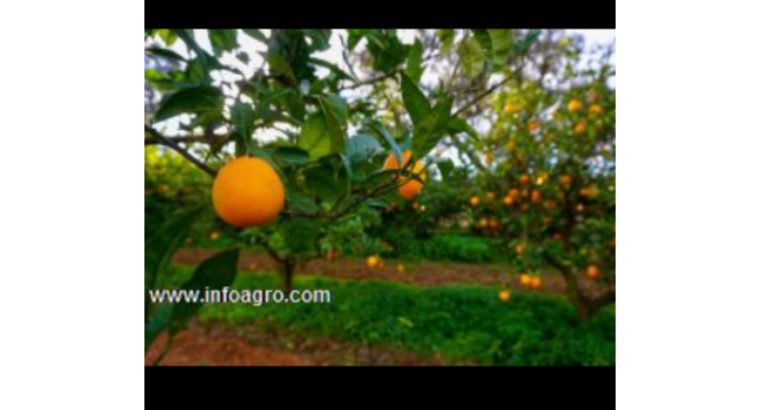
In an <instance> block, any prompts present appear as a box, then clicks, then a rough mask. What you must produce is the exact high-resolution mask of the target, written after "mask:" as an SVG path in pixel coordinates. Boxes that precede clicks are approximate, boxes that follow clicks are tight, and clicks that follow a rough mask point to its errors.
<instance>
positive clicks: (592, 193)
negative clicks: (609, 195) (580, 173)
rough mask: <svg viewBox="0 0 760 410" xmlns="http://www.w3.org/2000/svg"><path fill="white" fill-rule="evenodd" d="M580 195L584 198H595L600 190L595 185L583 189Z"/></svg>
mask: <svg viewBox="0 0 760 410" xmlns="http://www.w3.org/2000/svg"><path fill="white" fill-rule="evenodd" d="M579 194H580V195H581V196H582V197H584V198H595V197H596V196H597V195H599V190H598V189H597V188H596V186H595V185H591V186H587V187H584V188H581V190H580V192H579Z"/></svg>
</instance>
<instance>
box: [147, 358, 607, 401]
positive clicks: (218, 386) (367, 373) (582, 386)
mask: <svg viewBox="0 0 760 410" xmlns="http://www.w3.org/2000/svg"><path fill="white" fill-rule="evenodd" d="M145 386H146V387H145V405H146V408H147V409H151V408H156V409H158V408H164V409H166V408H183V406H188V407H187V408H196V407H199V404H201V403H209V404H213V405H214V406H213V407H212V408H224V407H219V406H223V405H226V404H240V403H242V404H248V406H246V407H255V405H256V404H261V400H266V401H267V402H269V401H272V402H273V403H275V404H277V405H279V406H282V407H284V408H298V406H304V408H311V407H326V408H331V407H332V405H334V404H339V403H344V402H348V403H353V404H356V405H366V406H372V407H377V405H382V404H385V403H393V404H398V405H404V407H408V405H410V404H420V405H424V407H423V408H428V407H429V406H430V405H431V404H434V403H442V404H447V405H448V406H447V407H451V404H454V403H456V402H455V401H454V400H456V401H459V402H461V403H463V404H467V408H470V407H471V406H472V405H474V404H477V403H479V402H482V403H483V404H488V405H489V407H494V406H495V407H496V408H502V407H517V406H518V405H520V407H522V406H524V405H525V404H529V405H530V406H529V408H548V406H555V405H556V406H561V407H559V408H576V406H577V407H578V408H582V409H584V410H585V409H595V408H599V409H614V408H615V367H614V366H606V367H561V366H560V367H487V366H484V367H145ZM362 407H364V406H362Z"/></svg>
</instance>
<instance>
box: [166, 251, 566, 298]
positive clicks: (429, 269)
mask: <svg viewBox="0 0 760 410" xmlns="http://www.w3.org/2000/svg"><path fill="white" fill-rule="evenodd" d="M214 252H215V251H214V250H208V249H182V250H180V251H178V252H177V253H175V254H174V262H176V263H181V264H188V265H194V264H197V263H199V262H201V261H202V260H204V259H206V258H208V257H209V256H211V255H212V254H213V253H214ZM385 264H386V266H385V267H383V268H377V267H376V268H369V267H367V266H366V264H365V263H364V260H363V259H357V258H340V259H338V260H336V261H327V260H326V259H314V260H312V261H309V262H307V263H306V264H305V265H304V266H301V267H299V268H298V270H297V274H298V275H315V274H316V275H321V276H327V277H333V278H344V279H358V280H361V279H383V280H389V281H394V282H403V283H410V284H416V285H423V286H433V285H442V284H449V283H475V284H485V285H495V284H499V283H503V282H506V280H507V278H506V275H505V273H504V271H503V269H504V268H503V267H500V266H497V265H486V264H465V263H449V262H429V261H426V262H419V263H404V272H399V271H397V269H396V265H397V262H396V261H390V260H388V261H385ZM238 265H239V269H240V270H243V271H254V272H255V271H262V270H263V271H276V269H277V265H276V264H275V262H274V261H273V260H272V259H271V258H270V257H269V255H267V254H266V253H264V252H243V253H242V254H241V255H240V261H239V264H238ZM541 278H542V286H541V289H540V290H541V291H543V292H547V293H563V292H564V289H565V283H564V281H563V280H562V278H561V277H560V276H559V275H555V274H544V275H542V277H541ZM511 282H512V286H514V287H519V284H518V283H517V278H512V280H511Z"/></svg>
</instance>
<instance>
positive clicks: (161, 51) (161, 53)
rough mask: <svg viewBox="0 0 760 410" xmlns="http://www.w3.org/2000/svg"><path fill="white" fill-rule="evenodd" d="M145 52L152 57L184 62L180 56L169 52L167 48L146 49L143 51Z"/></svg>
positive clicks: (183, 58)
mask: <svg viewBox="0 0 760 410" xmlns="http://www.w3.org/2000/svg"><path fill="white" fill-rule="evenodd" d="M145 51H146V52H147V53H148V54H152V55H154V56H158V57H163V58H166V59H169V60H174V61H185V57H182V56H181V55H179V54H177V53H175V52H174V51H172V50H169V49H168V48H162V47H148V48H146V49H145Z"/></svg>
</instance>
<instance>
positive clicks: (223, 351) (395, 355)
mask: <svg viewBox="0 0 760 410" xmlns="http://www.w3.org/2000/svg"><path fill="white" fill-rule="evenodd" d="M166 338H167V335H166V334H165V333H164V334H162V335H160V336H159V337H158V338H157V339H156V341H155V342H154V343H153V345H151V347H150V349H149V350H148V354H147V355H146V356H145V365H146V366H150V365H151V364H152V363H153V361H154V360H155V359H156V358H157V357H158V355H159V354H160V352H161V350H162V348H163V346H164V344H165V343H166ZM443 364H444V362H443V360H441V359H440V358H438V357H422V356H420V355H416V354H414V353H410V352H406V351H402V350H399V349H395V348H391V347H385V346H383V347H380V346H366V345H362V344H356V343H348V342H338V341H335V340H331V339H326V338H314V337H304V336H302V335H295V334H287V333H284V332H282V331H276V330H268V331H267V330H263V329H261V328H260V327H258V326H253V325H249V326H244V327H241V328H236V329H235V330H233V329H231V328H228V327H226V326H224V325H221V324H216V323H214V324H206V325H203V324H199V323H197V322H195V323H193V324H191V326H190V327H189V328H188V329H186V330H184V331H182V332H180V333H178V334H177V336H175V338H174V342H173V344H172V347H171V349H170V350H169V352H168V353H167V354H166V356H165V357H164V358H163V360H162V361H161V365H162V366H198V365H206V366H330V365H338V366H349V365H402V366H415V365H426V366H429V365H443Z"/></svg>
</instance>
